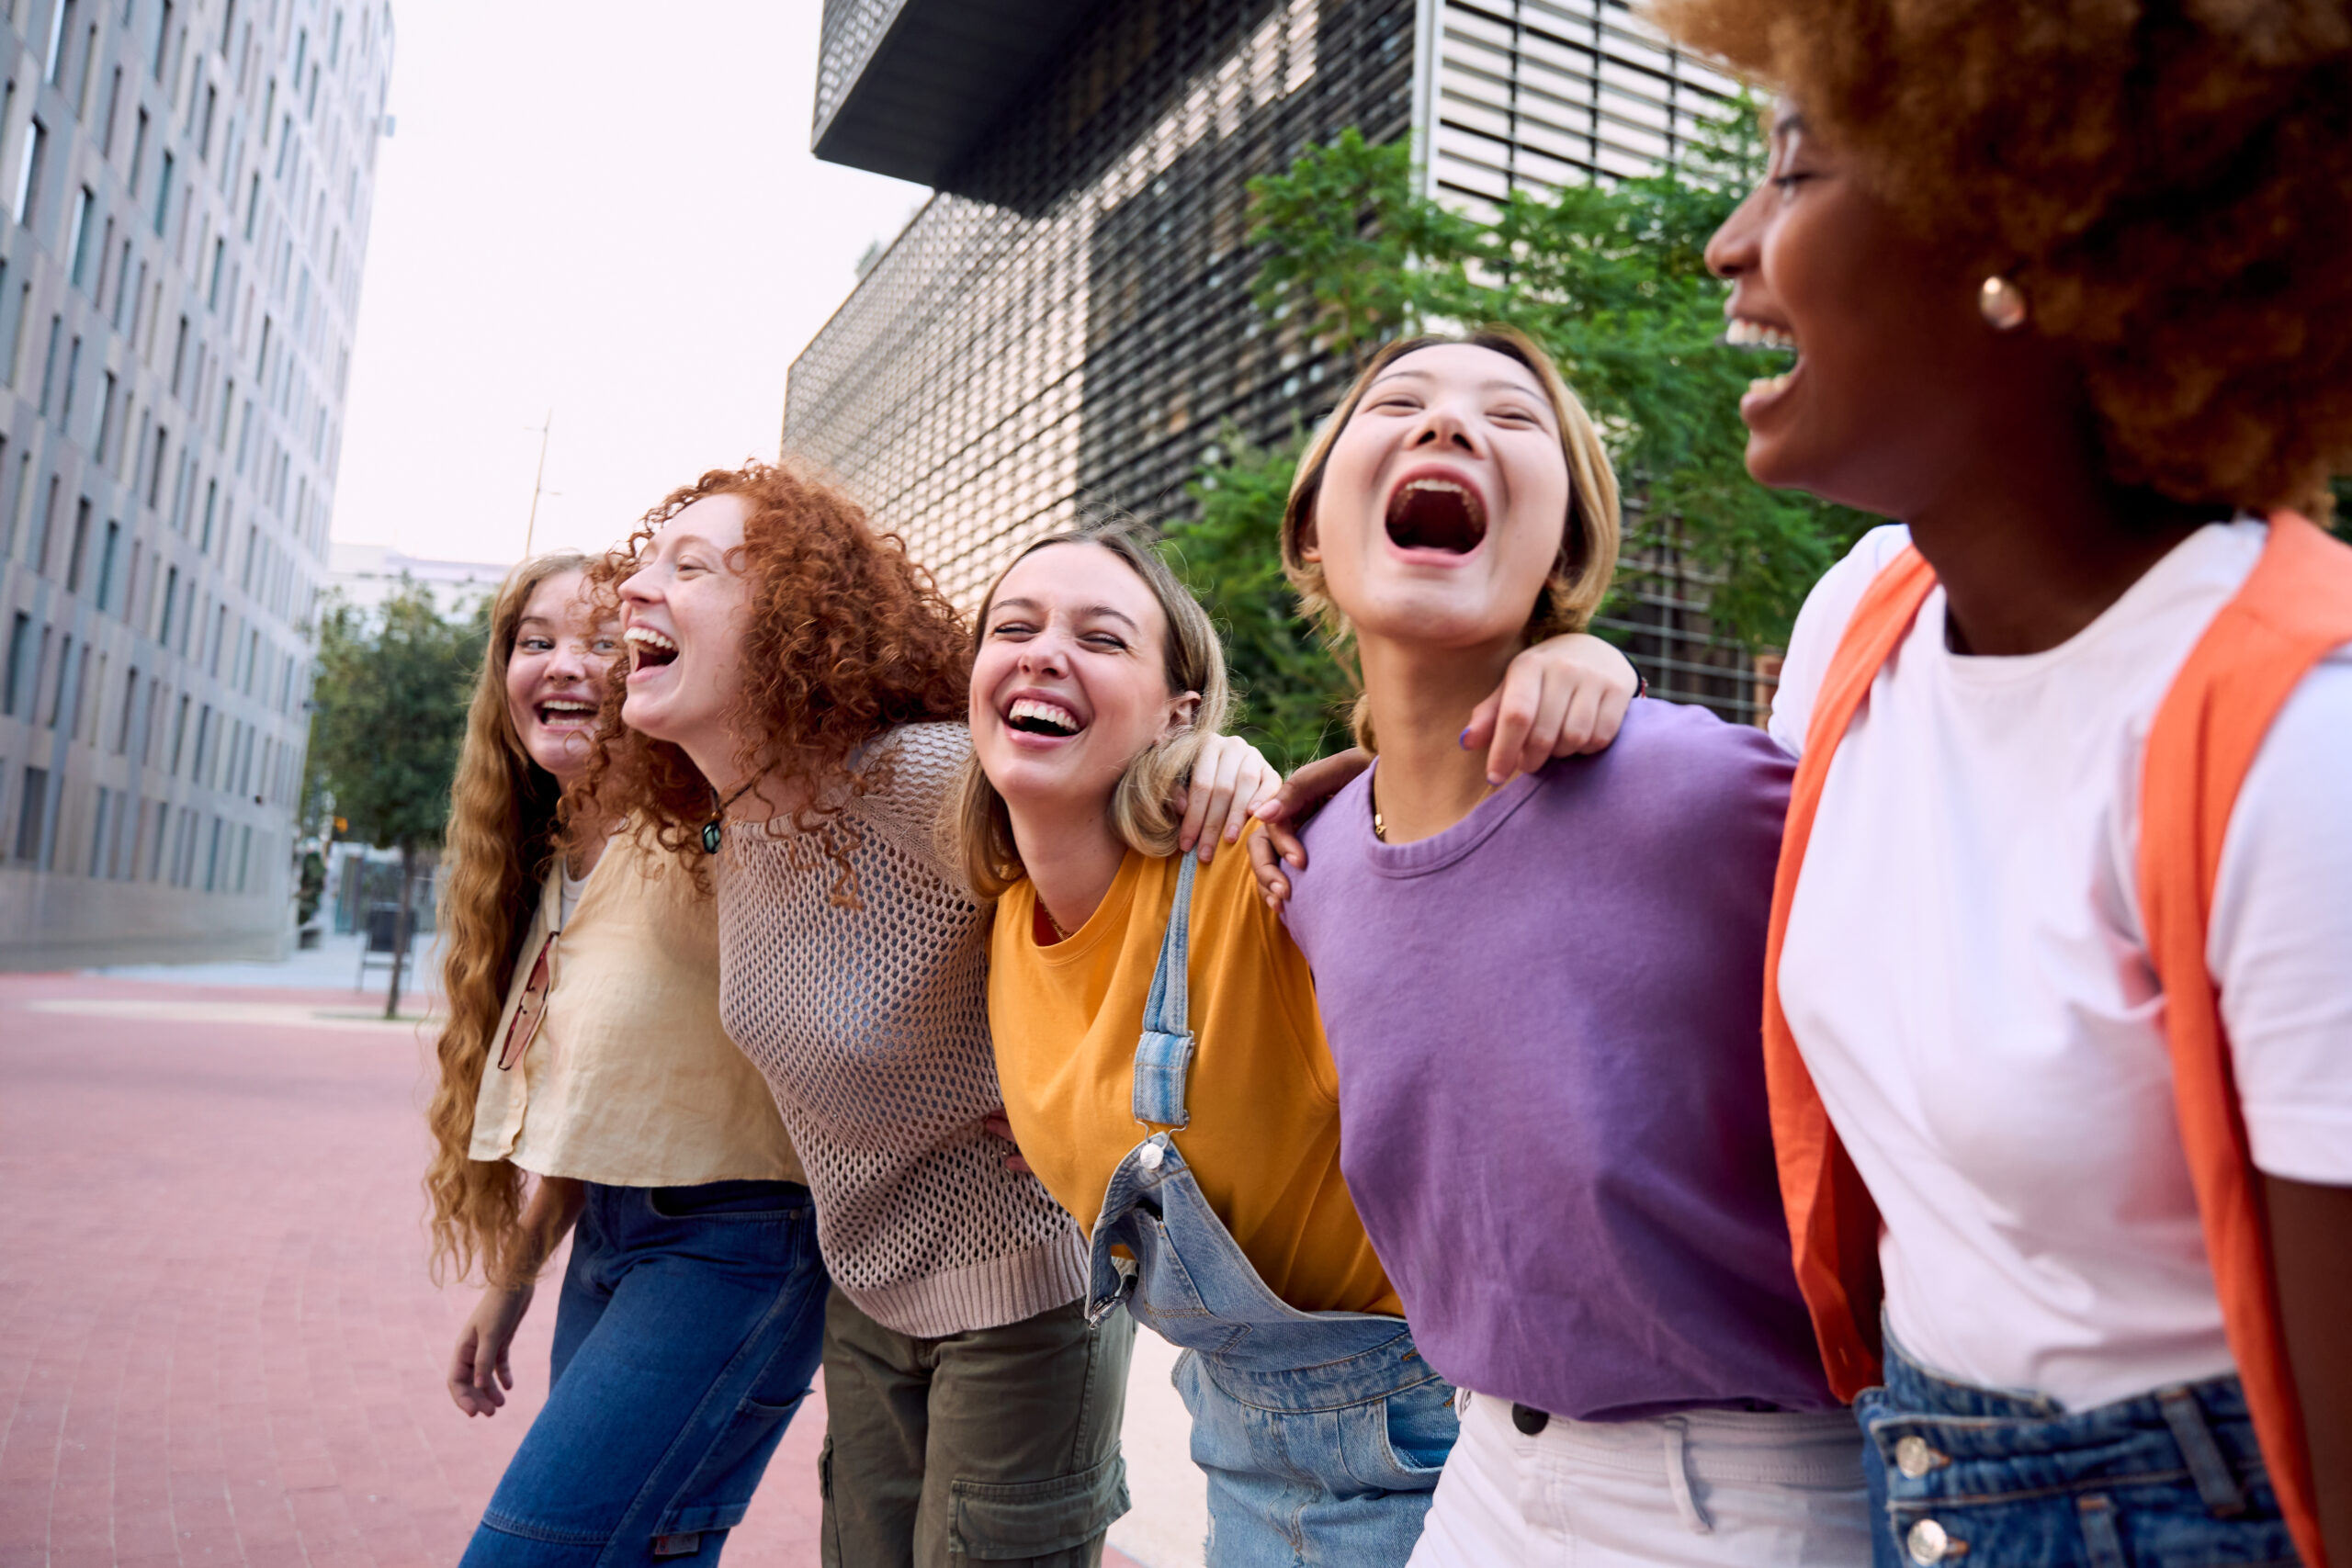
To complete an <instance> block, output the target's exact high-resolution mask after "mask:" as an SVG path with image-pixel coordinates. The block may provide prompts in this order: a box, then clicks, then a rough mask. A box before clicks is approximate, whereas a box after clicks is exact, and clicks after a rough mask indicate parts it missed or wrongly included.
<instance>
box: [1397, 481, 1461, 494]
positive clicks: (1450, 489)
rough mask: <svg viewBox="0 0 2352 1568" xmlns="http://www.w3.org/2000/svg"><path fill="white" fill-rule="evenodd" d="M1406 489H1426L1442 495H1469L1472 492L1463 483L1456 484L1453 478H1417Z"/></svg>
mask: <svg viewBox="0 0 2352 1568" xmlns="http://www.w3.org/2000/svg"><path fill="white" fill-rule="evenodd" d="M1405 489H1406V490H1407V491H1408V492H1409V491H1420V490H1425V491H1433V492H1435V493H1437V494H1441V495H1468V494H1469V493H1470V492H1469V491H1467V490H1466V489H1464V487H1462V486H1461V485H1458V484H1455V483H1454V482H1453V480H1452V479H1415V480H1414V481H1413V482H1412V483H1410V484H1408V485H1407V486H1406V487H1405Z"/></svg>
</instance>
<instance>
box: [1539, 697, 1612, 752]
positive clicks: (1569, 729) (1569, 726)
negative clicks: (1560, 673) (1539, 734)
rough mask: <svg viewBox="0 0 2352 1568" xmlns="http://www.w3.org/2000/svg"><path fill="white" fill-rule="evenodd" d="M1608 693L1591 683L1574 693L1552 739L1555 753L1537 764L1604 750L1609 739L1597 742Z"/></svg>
mask: <svg viewBox="0 0 2352 1568" xmlns="http://www.w3.org/2000/svg"><path fill="white" fill-rule="evenodd" d="M1607 695H1608V694H1607V693H1606V692H1604V691H1603V690H1602V689H1601V688H1600V687H1599V686H1596V685H1594V684H1593V683H1592V682H1589V681H1588V682H1585V683H1584V684H1582V685H1580V686H1578V687H1577V689H1576V691H1575V692H1574V693H1572V694H1570V695H1569V698H1568V703H1567V712H1566V715H1565V716H1562V718H1561V720H1560V729H1559V733H1558V735H1556V736H1555V738H1554V739H1553V741H1552V750H1551V755H1550V756H1549V757H1545V758H1544V759H1543V760H1542V761H1538V762H1537V763H1536V764H1535V765H1536V766H1537V767H1539V768H1540V767H1542V766H1543V765H1544V762H1545V761H1550V760H1551V758H1552V757H1581V756H1583V755H1585V754H1586V753H1588V752H1591V751H1599V750H1602V749H1603V748H1604V747H1605V746H1606V745H1607V742H1606V741H1597V740H1596V739H1595V736H1596V734H1597V732H1598V731H1599V729H1600V704H1601V701H1602V699H1603V698H1604V697H1606V696H1607Z"/></svg>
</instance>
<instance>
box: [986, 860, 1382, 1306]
mask: <svg viewBox="0 0 2352 1568" xmlns="http://www.w3.org/2000/svg"><path fill="white" fill-rule="evenodd" d="M1253 830H1254V829H1253ZM1176 872H1177V861H1176V858H1175V857H1173V856H1170V857H1169V858H1167V859H1164V860H1153V859H1150V858H1148V857H1147V856H1144V855H1140V854H1136V853H1134V852H1129V853H1128V855H1127V858H1126V863H1125V864H1124V865H1122V866H1121V867H1120V868H1119V874H1118V878H1117V880H1116V881H1114V882H1113V883H1112V885H1111V891H1110V892H1109V893H1108V894H1107V895H1106V896H1105V897H1103V903H1102V906H1101V908H1097V909H1096V910H1095V911H1094V915H1093V918H1092V919H1089V920H1088V921H1087V922H1086V924H1084V925H1083V926H1081V927H1080V928H1079V929H1078V930H1077V931H1073V932H1071V933H1070V935H1069V939H1068V940H1067V941H1063V942H1051V941H1048V942H1045V943H1040V942H1039V941H1038V940H1037V933H1038V931H1040V930H1041V929H1044V922H1042V921H1041V920H1040V919H1038V916H1037V895H1036V889H1035V887H1034V886H1032V885H1031V884H1029V883H1026V882H1023V883H1021V884H1019V885H1018V886H1015V887H1013V888H1012V891H1010V892H1008V893H1007V894H1006V895H1005V896H1004V897H1003V899H1002V901H1001V903H1000V904H999V905H998V906H997V913H996V922H995V926H994V929H993V931H991V933H990V936H989V945H990V953H989V1027H990V1029H991V1030H992V1032H994V1034H995V1036H996V1061H997V1073H998V1076H999V1077H1000V1078H1001V1080H1002V1083H1003V1089H1004V1102H1005V1111H1006V1113H1007V1114H1008V1116H1009V1117H1010V1118H1011V1120H1012V1131H1013V1136H1014V1138H1015V1140H1016V1141H1017V1142H1018V1143H1019V1144H1020V1145H1021V1152H1022V1154H1023V1156H1026V1157H1027V1159H1028V1161H1029V1163H1030V1165H1031V1166H1032V1167H1034V1168H1035V1170H1036V1172H1037V1176H1038V1179H1040V1180H1042V1181H1044V1182H1045V1184H1046V1190H1047V1191H1048V1192H1051V1193H1052V1194H1053V1195H1054V1198H1055V1200H1056V1201H1058V1202H1059V1203H1060V1204H1061V1205H1062V1206H1063V1207H1064V1208H1066V1209H1068V1210H1069V1212H1070V1213H1071V1214H1073V1215H1075V1216H1076V1217H1077V1219H1078V1223H1079V1224H1080V1225H1082V1226H1084V1227H1085V1228H1087V1229H1088V1230H1089V1231H1091V1230H1092V1228H1093V1225H1094V1221H1095V1217H1096V1216H1097V1214H1098V1213H1100V1212H1101V1210H1102V1204H1103V1189H1104V1188H1105V1187H1107V1186H1108V1185H1109V1184H1110V1180H1111V1172H1112V1171H1113V1169H1114V1168H1116V1167H1117V1165H1118V1163H1119V1161H1120V1160H1121V1159H1122V1158H1123V1157H1125V1155H1126V1153H1127V1151H1128V1150H1130V1149H1132V1148H1134V1147H1135V1146H1136V1144H1138V1143H1140V1142H1142V1141H1143V1140H1144V1139H1145V1138H1147V1137H1148V1136H1150V1135H1151V1134H1153V1133H1154V1132H1158V1131H1160V1130H1161V1129H1159V1128H1157V1127H1147V1126H1144V1125H1141V1124H1139V1123H1138V1122H1136V1120H1135V1117H1134V1115H1133V1104H1134V1067H1135V1048H1136V1036H1137V1035H1138V1034H1139V1033H1140V1032H1142V1029H1143V1010H1144V1003H1145V1001H1146V999H1147V998H1148V997H1149V996H1150V994H1151V976H1152V971H1153V969H1154V968H1155V967H1156V966H1157V965H1158V964H1159V943H1160V940H1161V938H1162V937H1164V936H1165V935H1166V934H1167V931H1168V901H1169V898H1170V897H1171V896H1172V895H1173V894H1174V892H1175V889H1176ZM1051 935H1052V933H1051V931H1046V936H1047V937H1048V938H1050V937H1051ZM1189 1021H1190V1023H1191V1025H1192V1030H1193V1063H1192V1072H1191V1076H1190V1079H1189V1082H1188V1085H1187V1088H1186V1090H1185V1104H1186V1105H1187V1107H1188V1108H1189V1109H1190V1110H1191V1112H1192V1125H1190V1126H1189V1127H1186V1128H1184V1129H1183V1130H1182V1131H1181V1132H1176V1133H1174V1134H1171V1136H1172V1139H1173V1141H1174V1143H1175V1145H1176V1147H1177V1148H1178V1150H1180V1151H1181V1152H1182V1154H1183V1156H1184V1160H1185V1163H1186V1164H1187V1165H1189V1166H1191V1167H1192V1169H1193V1177H1194V1179H1196V1180H1197V1181H1198V1182H1199V1183H1200V1187H1201V1191H1202V1193H1203V1195H1204V1196H1205V1197H1206V1198H1207V1199H1208V1201H1209V1205H1210V1207H1212V1208H1214V1209H1215V1210H1216V1213H1217V1217H1218V1218H1219V1219H1221V1220H1223V1221H1224V1222H1225V1226H1226V1229H1227V1230H1228V1231H1230V1232H1231V1233H1232V1234H1233V1239H1234V1241H1235V1242H1236V1243H1238V1245H1239V1247H1240V1248H1241V1251H1242V1254H1243V1256H1245V1257H1247V1258H1249V1259H1250V1264H1251V1265H1252V1266H1253V1267H1254V1268H1255V1269H1257V1270H1258V1276H1259V1278H1260V1279H1261V1280H1265V1282H1266V1284H1267V1287H1268V1288H1269V1289H1271V1290H1272V1292H1274V1294H1276V1295H1277V1296H1280V1297H1281V1298H1282V1299H1283V1301H1285V1302H1287V1303H1290V1304H1291V1305H1292V1306H1295V1307H1297V1308H1298V1309H1300V1310H1301V1311H1303V1312H1378V1313H1393V1314H1397V1315H1399V1316H1401V1315H1403V1313H1404V1308H1403V1306H1402V1304H1401V1303H1399V1302H1398V1301H1397V1292H1396V1291H1395V1290H1394V1289H1392V1288H1391V1287H1390V1285H1389V1283H1388V1276H1387V1275H1386V1274H1385V1273H1384V1272H1383V1271H1382V1269H1381V1267H1380V1259H1379V1258H1376V1257H1374V1255H1373V1250H1372V1243H1371V1242H1370V1241H1368V1240H1367V1239H1365V1236H1364V1234H1363V1221H1362V1220H1360V1219H1358V1218H1357V1217H1356V1206H1355V1202H1354V1201H1353V1200H1351V1198H1350V1197H1349V1196H1348V1189H1347V1185H1346V1183H1345V1182H1344V1181H1342V1180H1341V1179H1340V1102H1339V1092H1340V1085H1339V1076H1338V1073H1337V1072H1336V1071H1335V1070H1334V1068H1333V1066H1332V1065H1331V1047H1330V1044H1329V1042H1327V1041H1326V1040H1325V1039H1324V1037H1323V1024H1322V1021H1321V1020H1320V1019H1319V1018H1318V1017H1317V1013H1316V1010H1315V981H1314V977H1313V976H1312V975H1310V974H1309V973H1308V971H1307V967H1306V959H1305V958H1304V957H1302V956H1300V953H1299V951H1298V949H1297V948H1296V947H1295V946H1294V945H1293V944H1292V942H1291V940H1290V934H1289V933H1288V932H1287V931H1284V930H1283V924H1282V920H1281V919H1280V918H1279V917H1277V916H1276V915H1275V914H1274V913H1273V912H1272V910H1270V909H1268V908H1266V906H1265V904H1264V902H1263V901H1262V900H1261V899H1260V897H1258V887H1257V882H1256V880H1255V878H1253V877H1252V876H1251V874H1250V857H1249V856H1248V855H1247V854H1246V853H1244V852H1242V850H1241V848H1240V846H1238V845H1229V846H1227V847H1226V848H1225V849H1223V850H1222V851H1220V852H1219V853H1218V855H1217V857H1216V861H1215V862H1214V863H1211V864H1209V865H1207V866H1205V867H1203V868H1202V869H1201V870H1200V872H1199V873H1198V874H1197V876H1196V880H1195V884H1194V887H1193V932H1192V964H1191V996H1190V998H1189Z"/></svg>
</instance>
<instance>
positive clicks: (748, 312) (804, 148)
mask: <svg viewBox="0 0 2352 1568" xmlns="http://www.w3.org/2000/svg"><path fill="white" fill-rule="evenodd" d="M820 10H821V0H667V3H665V4H662V5H660V6H646V5H644V4H642V3H641V0H639V3H635V4H629V5H620V4H612V3H607V0H561V3H560V4H558V3H555V0H393V19H394V25H395V28H396V29H397V35H396V36H397V53H396V55H395V57H394V62H393V67H392V89H391V98H390V111H391V113H392V114H394V115H395V116H396V117H397V118H398V132H397V134H396V135H395V136H394V137H393V138H392V139H391V140H390V141H384V142H381V143H379V145H378V148H377V160H376V206H375V218H374V224H373V229H372V231H371V232H370V233H369V236H368V256H367V272H366V276H365V282H364V285H363V289H362V293H361V296H360V306H359V321H358V325H357V330H356V341H355V343H354V344H353V351H352V370H351V386H350V392H349V399H348V401H347V403H346V405H345V435H344V443H343V463H342V469H341V472H340V473H339V475H338V476H337V479H336V493H335V507H334V536H335V537H336V538H338V539H345V540H351V541H355V542H358V543H364V544H381V545H391V546H393V547H397V548H399V549H401V550H404V551H406V552H407V553H409V554H411V555H414V556H424V557H435V558H453V559H460V560H489V561H507V560H513V559H515V558H519V557H520V556H521V554H522V551H523V535H524V523H525V519H526V515H527V514H528V513H529V510H530V504H531V477H532V468H533V465H534V464H535V463H536V462H537V458H538V448H539V437H538V434H537V427H538V425H539V423H540V422H541V421H542V419H544V418H545V417H546V415H547V413H548V410H549V409H552V410H553V411H554V415H555V419H554V434H553V436H552V438H551V439H550V441H549V443H548V457H547V479H546V484H547V488H548V490H550V491H560V494H557V495H549V496H545V497H542V498H541V500H540V502H539V511H538V523H537V539H536V547H537V548H539V549H548V548H551V547H555V546H558V545H573V546H580V547H602V546H603V545H605V544H607V543H609V542H611V541H612V540H613V539H615V538H616V537H618V536H620V535H622V534H623V533H625V532H626V531H627V530H628V525H629V524H630V523H632V522H633V521H634V520H635V519H636V518H637V516H638V515H639V513H642V512H643V511H644V510H645V509H646V508H647V507H648V506H650V505H651V504H652V503H653V502H656V501H658V500H659V499H661V497H662V494H663V493H664V492H665V491H668V490H670V489H671V488H672V487H673V486H675V485H678V484H681V483H683V482H684V481H686V480H688V479H692V478H693V477H695V475H696V474H698V473H700V472H701V471H702V470H703V469H704V468H710V467H714V466H718V465H731V464H734V463H737V462H740V461H741V460H742V459H743V458H744V457H750V456H753V455H756V456H760V457H774V456H775V449H776V440H777V435H778V432H779V430H780V428H781V426H782V423H783V415H784V383H785V370H786V367H787V366H788V365H789V364H790V363H791V361H792V357H793V355H795V354H797V353H798V352H799V350H800V348H801V346H802V345H803V344H806V343H807V342H808V341H809V337H810V336H811V335H812V334H813V333H815V332H816V331H817V329H818V328H819V327H820V326H821V325H823V323H824V321H825V318H826V317H827V316H828V315H830V314H831V312H832V310H833V309H834V307H836V306H837V305H839V304H840V303H841V301H842V299H843V297H844V296H846V295H847V294H848V292H849V290H850V288H851V285H852V284H853V283H854V281H855V275H854V264H855V262H856V260H857V257H858V256H859V254H861V253H863V252H864V251H865V247H866V246H867V245H868V244H869V243H872V242H874V241H876V240H877V239H888V237H889V236H891V235H893V234H895V233H897V232H898V231H899V227H900V225H901V224H902V223H903V222H904V221H905V220H906V218H907V216H908V214H909V213H910V211H911V210H912V209H914V208H915V206H916V205H917V204H919V203H920V202H921V201H922V200H923V198H924V197H925V196H926V195H927V194H928V193H927V192H926V191H925V190H924V189H923V188H922V187H921V186H910V185H906V184H903V183H901V182H899V181H896V180H889V179H885V178H883V177H881V176H879V175H868V174H863V173H860V172H858V171H855V170H851V169H843V168H839V167H836V166H834V165H832V164H820V163H819V162H817V160H816V159H815V158H813V157H811V156H810V155H809V112H810V110H809V102H810V96H811V93H812V91H813V89H814V86H815V82H816V73H817V65H816V56H817V28H818V20H819V15H820Z"/></svg>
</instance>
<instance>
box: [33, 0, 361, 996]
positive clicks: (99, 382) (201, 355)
mask: <svg viewBox="0 0 2352 1568" xmlns="http://www.w3.org/2000/svg"><path fill="white" fill-rule="evenodd" d="M392 43H393V39H392V17H391V11H390V6H388V5H387V4H386V3H385V0H351V3H346V0H8V4H7V5H6V10H5V25H0V64H5V69H6V86H5V89H0V200H5V201H6V203H7V207H6V213H5V214H0V217H5V225H0V638H5V646H0V657H5V660H6V663H5V668H0V966H5V967H7V968H13V969H28V968H58V967H66V966H71V965H79V964H94V963H103V962H114V961H127V960H155V959H166V960H168V959H195V958H202V957H212V956H227V955H256V956H258V955H268V954H273V953H277V952H279V951H281V950H282V949H283V947H284V945H285V943H286V942H288V939H289V937H290V935H291V932H292V929H293V903H292V879H291V868H292V861H293V850H294V842H295V830H296V824H295V810H296V796H297V794H298V792H299V788H300V782H301V776H302V760H303V751H304V747H305V741H306V739H307V736H308V734H309V728H310V723H309V713H308V700H309V696H310V664H311V644H310V640H309V638H310V633H309V624H310V622H311V615H312V611H313V603H314V600H315V598H316V596H317V592H318V589H319V586H320V584H321V583H322V581H323V580H324V578H325V575H326V570H327V566H326V558H327V519H328V513H329V509H330V507H331V505H332V503H333V499H334V474H335V463H336V456H337V453H338V451H339V449H340V447H341V446H342V441H343V400H344V391H345V380H346V378H347V376H348V373H349V369H350V362H351V338H352V320H353V315H354V312H355V310H356V307H357V303H358V297H359V281H360V265H361V261H362V258H363V257H364V255H365V254H366V251H367V244H368V209H369V203H370V200H371V197H372V195H373V190H374V172H375V164H376V149H377V143H378V141H379V137H380V136H381V135H382V134H384V131H385V128H386V121H385V119H384V98H385V93H386V90H387V87H388V85H389V84H390V73H391V64H392Z"/></svg>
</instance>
